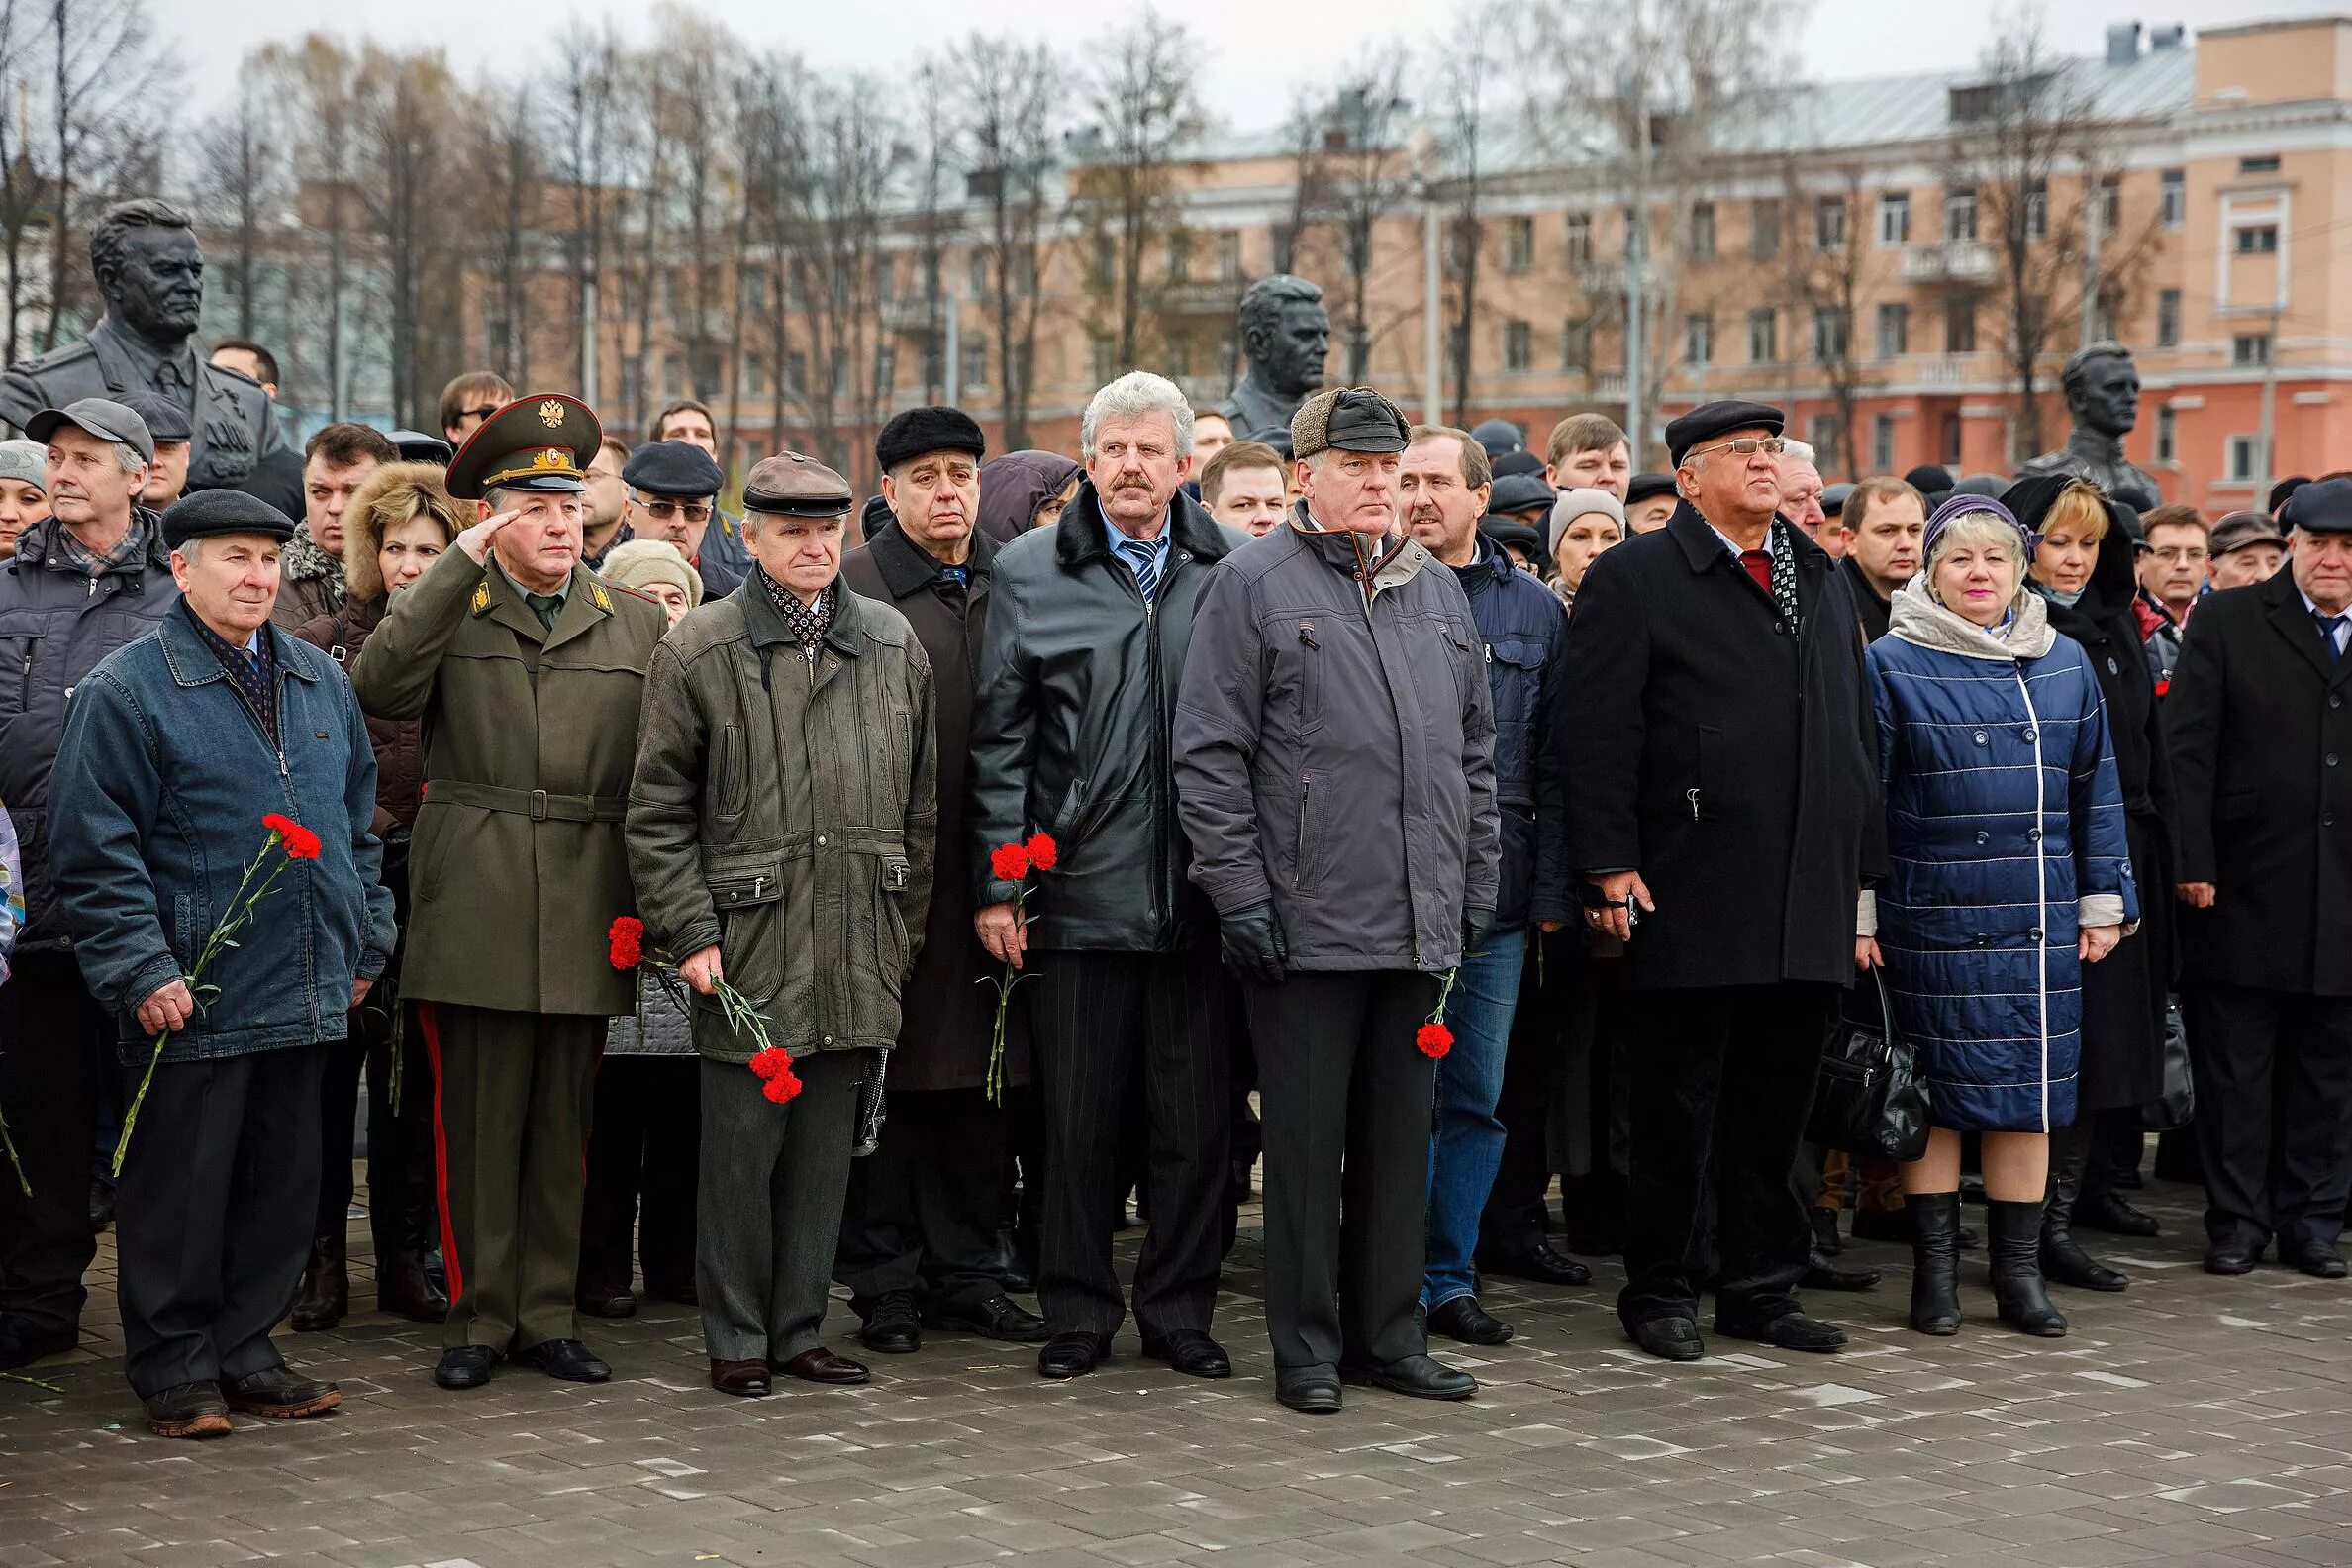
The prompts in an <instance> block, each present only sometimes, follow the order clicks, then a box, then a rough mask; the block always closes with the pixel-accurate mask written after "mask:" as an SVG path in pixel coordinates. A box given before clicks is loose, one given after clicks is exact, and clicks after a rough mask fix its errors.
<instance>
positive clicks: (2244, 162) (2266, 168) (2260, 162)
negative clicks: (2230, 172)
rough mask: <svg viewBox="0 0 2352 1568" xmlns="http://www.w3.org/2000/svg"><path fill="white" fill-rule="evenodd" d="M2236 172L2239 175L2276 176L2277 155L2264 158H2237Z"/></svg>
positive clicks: (2277, 170)
mask: <svg viewBox="0 0 2352 1568" xmlns="http://www.w3.org/2000/svg"><path fill="white" fill-rule="evenodd" d="M2238 172H2239V173H2240V174H2276V173H2278V172H2279V155H2278V154H2277V153H2276V152H2273V153H2270V154H2268V155H2267V156H2264V157H2242V158H2239V159H2238Z"/></svg>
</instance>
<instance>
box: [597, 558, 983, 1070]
mask: <svg viewBox="0 0 2352 1568" xmlns="http://www.w3.org/2000/svg"><path fill="white" fill-rule="evenodd" d="M935 772H936V758H935V755H934V745H933V739H932V720H931V660H930V658H929V657H928V656H926V655H925V653H924V651H923V644H922V643H921V642H919V641H917V640H916V637H915V633H914V629H913V628H911V627H910V626H909V625H908V624H907V620H906V618H905V617H904V616H902V615H900V614H899V613H898V612H897V611H896V610H894V609H892V608H891V607H890V606H888V605H885V604H882V603H880V602H879V601H877V600H873V599H866V598H862V597H860V596H859V595H857V594H854V593H851V592H850V591H849V590H848V589H846V588H841V589H840V590H839V592H838V607H837V608H836V609H835V611H834V613H833V626H832V628H831V629H830V630H829V631H828V632H827V634H826V637H825V639H824V641H823V642H822V643H821V644H820V645H819V646H818V647H817V649H816V650H815V654H814V657H811V656H809V655H807V654H805V653H804V652H803V650H802V648H801V645H800V644H799V643H798V642H796V641H795V640H794V639H793V637H792V636H791V633H790V632H789V630H788V629H787V628H786V626H785V624H784V617H783V616H782V615H781V614H780V613H779V612H778V611H777V609H776V607H775V605H774V604H773V603H771V602H770V601H769V599H768V597H767V594H766V592H765V590H763V589H762V588H761V587H760V585H759V582H758V579H757V578H756V577H754V578H752V579H751V580H750V581H747V582H745V583H744V584H743V585H742V586H741V587H739V588H737V589H735V592H733V593H731V594H729V595H728V596H727V597H726V598H724V599H720V600H716V601H714V602H712V603H708V604H705V605H703V606H701V607H700V608H699V609H696V610H692V611H689V612H688V613H687V616H686V619H685V620H683V621H681V622H679V623H678V626H677V629H676V630H675V631H673V632H672V633H671V634H670V635H669V637H668V639H667V640H665V641H664V642H663V643H662V644H661V646H660V647H659V648H657V649H655V650H654V654H653V662H652V666H651V668H650V669H649V670H648V671H647V673H646V677H645V706H644V722H643V733H642V735H640V737H639V739H638V742H637V776H636V779H635V781H634V782H633V783H632V784H631V785H630V791H629V864H630V869H631V871H632V872H633V873H634V874H635V875H636V878H637V902H638V905H639V907H640V908H641V909H642V910H643V912H644V917H645V928H646V937H647V940H648V941H649V942H650V943H651V944H652V945H654V946H658V947H660V948H662V949H663V950H664V951H666V952H668V953H669V954H670V955H671V956H673V957H676V958H684V957H685V956H687V955H688V954H690V953H693V952H696V951H698V950H700V949H701V948H704V947H707V946H709V945H711V944H712V943H713V942H716V943H718V945H719V957H720V963H721V966H722V969H723V971H724V973H725V975H726V978H727V980H728V982H729V983H730V984H731V985H733V986H734V987H735V989H736V990H738V991H740V992H742V993H743V995H745V996H746V997H748V998H750V1000H751V1003H752V1005H753V1006H754V1007H756V1008H757V1009H758V1010H759V1011H760V1013H761V1015H762V1016H764V1017H765V1018H766V1019H767V1021H768V1023H769V1026H770V1029H771V1033H772V1036H773V1038H774V1041H775V1043H776V1044H778V1045H780V1046H782V1047H784V1048H785V1049H786V1050H788V1051H790V1052H791V1053H792V1054H793V1055H795V1056H804V1055H807V1054H809V1053H810V1052H812V1051H829V1050H887V1049H889V1048H890V1046H891V1045H892V1043H893V1042H895V1041H896V1039H897V1038H898V1031H899V993H900V990H901V988H902V987H904V985H905V984H906V980H907V974H908V972H909V970H911V969H912V968H913V967H914V962H915V954H916V952H917V950H918V949H919V948H920V946H921V942H922V934H923V922H924V916H925V913H926V912H927V911H928V909H929V908H930V905H931V869H932V850H933V844H934V840H935V838H936V836H937V831H938V810H937V806H936V804H935V802H934V799H933V790H934V775H935ZM694 1043H695V1047H696V1048H697V1049H698V1050H700V1051H701V1052H702V1054H704V1055H705V1056H708V1057H711V1058H712V1059H714V1060H717V1061H729V1062H741V1061H747V1060H749V1059H750V1056H751V1052H752V1049H753V1044H752V1041H751V1039H750V1037H749V1036H748V1035H738V1034H736V1033H735V1031H734V1030H733V1029H731V1028H730V1027H729V1025H728V1023H727V1021H726V1019H725V1017H724V1016H723V1015H722V1014H721V1012H720V1009H719V1007H718V1005H717V1004H716V1003H715V1002H714V1001H712V999H710V998H708V997H703V996H696V997H695V998H694Z"/></svg>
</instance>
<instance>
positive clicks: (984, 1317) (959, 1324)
mask: <svg viewBox="0 0 2352 1568" xmlns="http://www.w3.org/2000/svg"><path fill="white" fill-rule="evenodd" d="M923 1326H924V1327H926V1328H936V1329H938V1330H939V1331H940V1332H941V1333H960V1334H977V1335H979V1336H980V1337H981V1338H983V1339H1001V1340H1003V1341H1004V1342H1005V1343H1007V1344H1043V1343H1044V1342H1045V1341H1046V1340H1047V1339H1048V1338H1050V1337H1052V1335H1051V1332H1050V1330H1048V1329H1047V1328H1046V1326H1045V1320H1044V1319H1042V1318H1040V1317H1038V1316H1037V1315H1036V1314H1035V1313H1033V1312H1030V1311H1029V1309H1028V1308H1027V1307H1024V1306H1022V1305H1021V1303H1019V1302H1017V1301H1015V1300H1014V1299H1013V1298H1012V1297H1010V1296H1007V1295H1004V1294H1003V1293H1001V1292H1000V1293H998V1294H997V1295H994V1296H991V1297H989V1298H988V1300H986V1301H984V1302H973V1303H971V1304H969V1305H967V1306H963V1307H947V1308H941V1309H940V1310H938V1311H936V1312H927V1313H925V1314H924V1315H923Z"/></svg>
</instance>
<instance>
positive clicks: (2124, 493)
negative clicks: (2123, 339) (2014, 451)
mask: <svg viewBox="0 0 2352 1568" xmlns="http://www.w3.org/2000/svg"><path fill="white" fill-rule="evenodd" d="M2059 385H2060V386H2062V387H2064V388H2065V390H2066V411H2067V413H2069V414H2070V415H2072V416H2073V417H2074V429H2073V430H2071V431H2069V432H2068V433H2067V437H2066V444H2065V445H2064V446H2061V447H2060V448H2058V449H2057V450H2056V451H2049V452H2043V453H2042V454H2041V455H2040V456H2039V457H2035V458H2032V459H2030V460H2028V461H2027V462H2026V463H2025V464H2024V465H2023V466H2022V467H2021V468H2019V469H2018V472H2019V473H2023V474H2052V473H2063V474H2073V475H2074V476H2075V477H2076V478H2078V479H2088V480H2090V481H2091V482H2092V483H2093V484H2095V485H2097V486H2099V488H2100V489H2102V490H2105V491H2106V492H2107V494H2108V495H2110V496H2112V497H2113V498H2114V499H2116V500H2117V501H2120V502H2122V503H2123V504H2124V505H2125V506H2128V507H2131V508H2134V509H2135V510H2137V511H2141V512H2145V511H2147V510H2148V509H2150V508H2151V507H2154V506H2156V505H2158V504H2159V503H2160V502H2161V501H2162V499H2163V493H2162V492H2161V491H2159V490H2158V489H2157V487H2156V480H2155V478H2154V476H2152V475H2151V474H2149V473H2148V472H2147V470H2146V469H2144V468H2139V467H2136V466H2134V465H2133V464H2132V462H2131V461H2130V460H2129V459H2128V458H2126V457H2125V456H2124V455H2123V438H2124V436H2125V435H2126V434H2127V433H2128V432H2129V431H2130V430H2131V428H2132V426H2134V425H2136V424H2138V423H2139V394H2140V380H2139V370H2138V368H2137V367H2136V366H2134V365H2133V364H2132V362H2131V350H2130V349H2129V348H2126V347H2124V346H2123V345H2122V344H2121V343H2112V342H2101V343H2086V344H2084V345H2083V346H2082V347H2081V348H2078V349H2076V350H2075V352H2074V354H2073V356H2072V357H2070V358H2069V359H2068V360H2067V361H2066V368H2065V369H2064V370H2063V371H2061V372H2060V373H2059Z"/></svg>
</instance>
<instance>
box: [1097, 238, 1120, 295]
mask: <svg viewBox="0 0 2352 1568" xmlns="http://www.w3.org/2000/svg"><path fill="white" fill-rule="evenodd" d="M1094 271H1095V276H1096V277H1097V278H1100V279H1101V280H1102V281H1103V282H1105V283H1108V282H1110V281H1111V280H1112V279H1113V278H1114V277H1116V276H1118V274H1119V253H1118V251H1117V249H1116V248H1115V247H1114V246H1113V245H1112V242H1111V237H1110V236H1109V235H1108V234H1099V235H1096V236H1095V241H1094Z"/></svg>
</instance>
